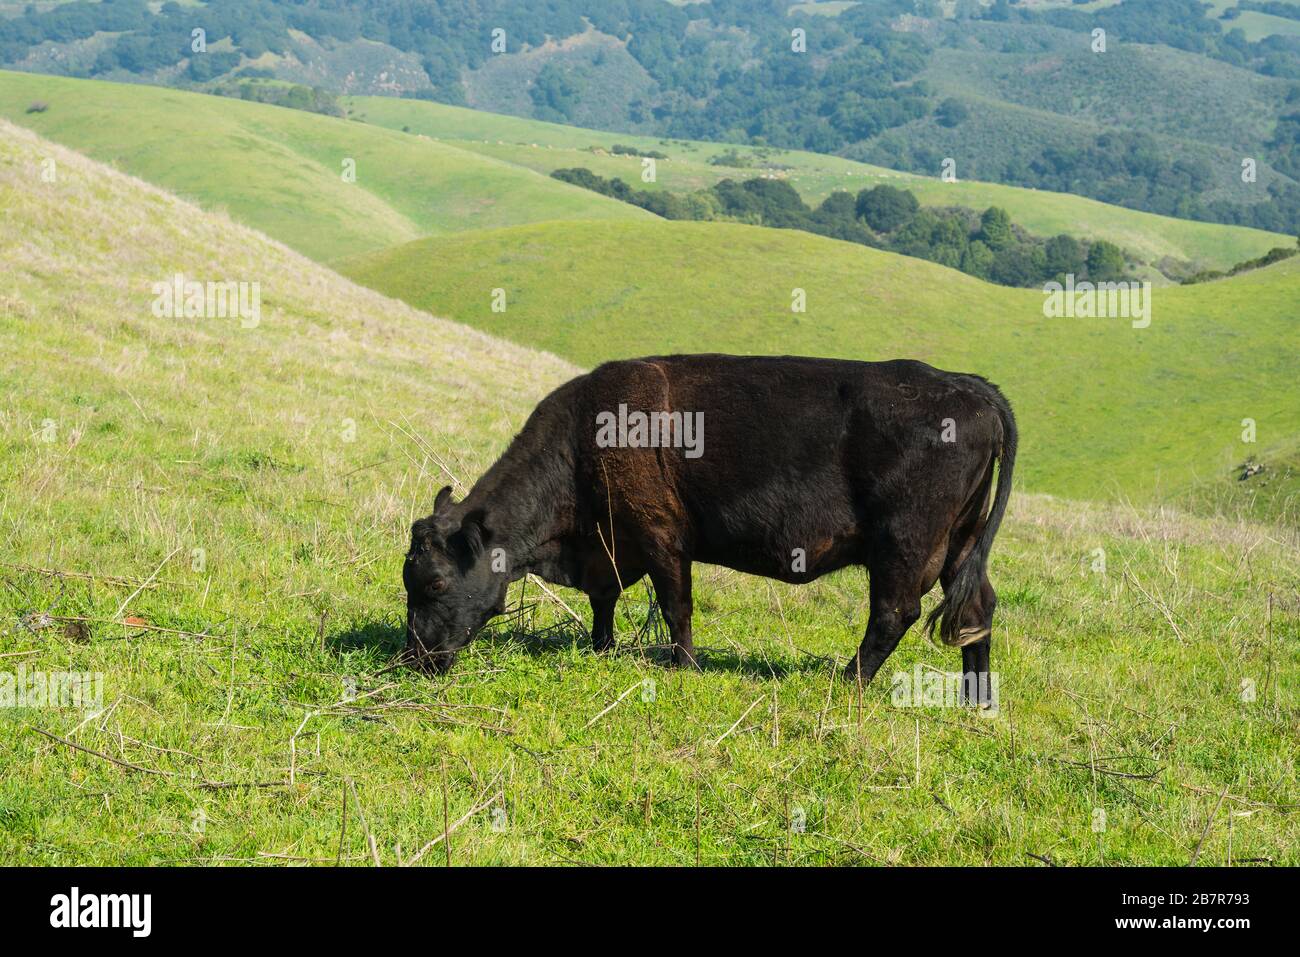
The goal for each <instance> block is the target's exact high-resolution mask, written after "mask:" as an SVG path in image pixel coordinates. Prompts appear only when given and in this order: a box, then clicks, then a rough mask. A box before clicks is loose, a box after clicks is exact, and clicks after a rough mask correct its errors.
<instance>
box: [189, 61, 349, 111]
mask: <svg viewBox="0 0 1300 957" xmlns="http://www.w3.org/2000/svg"><path fill="white" fill-rule="evenodd" d="M240 76H241V77H242V79H240V80H236V81H227V82H222V83H218V84H217V85H215V86H213V87H212V92H213V93H216V94H218V95H220V96H232V97H238V98H239V99H241V100H252V101H254V102H256V103H270V104H272V105H274V106H286V107H289V108H290V109H293V110H306V111H307V112H308V113H323V114H325V115H326V116H345V115H346V111H345V110H344V109H343V106H342V105H341V104H340V103H339V98H338V97H337V96H335V95H334V94H333V93H330V92H329V91H328V90H323V89H321V88H320V87H318V86H303V85H302V84H301V83H280V82H276V81H270V82H258V81H259V80H265V79H268V77H267V75H266V71H263V70H252V69H246V70H242V71H240Z"/></svg>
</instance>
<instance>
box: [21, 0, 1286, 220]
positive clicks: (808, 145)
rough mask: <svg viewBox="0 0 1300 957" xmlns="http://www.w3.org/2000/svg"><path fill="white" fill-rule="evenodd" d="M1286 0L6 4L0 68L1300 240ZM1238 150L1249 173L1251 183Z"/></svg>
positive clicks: (142, 0) (140, 0) (129, 0)
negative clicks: (301, 89)
mask: <svg viewBox="0 0 1300 957" xmlns="http://www.w3.org/2000/svg"><path fill="white" fill-rule="evenodd" d="M1275 2H1281V0H1275ZM1278 9H1279V8H1278V7H1272V6H1269V5H1268V4H1267V3H1261V2H1259V0H1220V2H1216V3H1214V4H1205V3H1201V2H1199V0H1115V2H1092V3H1067V2H1064V0H1032V2H1017V3H1016V4H1014V5H1013V4H1011V3H1009V2H1007V0H996V2H984V0H955V2H953V0H943V2H940V0H872V2H869V3H853V2H831V3H791V2H790V0H745V2H735V0H702V2H690V3H668V2H665V0H622V2H619V3H614V4H611V3H604V2H600V0H550V2H548V3H546V4H543V5H538V4H534V3H528V2H524V0H459V2H456V3H448V2H431V3H422V4H407V3H384V2H379V0H354V2H349V3H340V2H337V0H301V2H295V3H292V4H287V3H279V2H276V0H207V2H205V3H202V4H192V3H185V4H180V3H175V2H170V3H156V2H146V0H112V2H104V3H96V2H84V0H79V2H70V3H61V4H56V5H50V4H43V5H42V4H35V5H32V6H31V7H30V8H28V7H25V6H24V7H16V8H14V9H12V10H11V15H10V16H9V17H6V18H0V66H9V67H13V68H17V69H22V70H26V71H32V72H42V73H60V74H67V75H74V76H93V77H98V78H104V79H115V80H129V81H132V82H148V83H159V84H166V85H171V86H177V87H184V88H204V87H209V86H222V87H228V86H229V85H230V84H231V83H232V81H237V80H240V79H241V78H253V77H257V78H275V79H279V80H283V81H289V82H293V83H297V84H304V85H307V86H310V87H318V88H320V89H322V90H325V91H330V92H333V93H349V94H381V95H386V96H403V97H419V98H424V99H433V100H438V101H441V102H446V103H452V104H459V105H468V106H472V107H475V108H480V109H488V110H494V111H498V112H504V113H512V114H516V115H521V116H528V117H533V118H537V119H544V120H552V121H558V122H564V123H571V124H575V125H580V126H594V127H602V128H609V129H618V130H622V131H624V132H627V133H644V134H653V135H662V136H672V137H678V138H681V137H685V138H692V139H710V140H718V141H726V142H732V143H739V144H747V145H753V146H778V147H782V148H793V149H806V150H812V151H816V152H821V153H834V154H839V155H844V156H849V157H853V158H857V159H863V160H866V161H868V162H873V163H879V164H882V165H886V166H890V167H900V168H905V169H908V170H911V171H914V172H920V173H923V174H927V175H934V174H935V173H936V172H937V170H938V164H939V163H940V162H941V161H942V160H943V159H945V158H951V159H954V160H956V161H957V162H958V165H959V169H961V170H965V171H966V174H967V175H968V176H972V177H976V178H979V179H984V180H990V181H996V182H1009V183H1016V184H1020V185H1025V186H1032V187H1035V188H1039V189H1051V190H1055V191H1061V192H1072V193H1079V194H1082V195H1088V196H1091V197H1093V198H1096V199H1101V200H1104V201H1106V202H1113V203H1117V204H1120V205H1124V206H1127V207H1130V208H1134V209H1142V210H1146V211H1150V212H1158V213H1163V214H1167V215H1177V216H1182V217H1187V218H1193V219H1200V220H1206V221H1213V222H1231V223H1237V224H1241V225H1250V226H1256V227H1261V228H1267V229H1273V230H1279V231H1282V232H1294V231H1296V229H1297V228H1300V227H1298V225H1297V224H1298V223H1300V167H1298V166H1297V165H1296V157H1297V155H1300V153H1298V152H1297V143H1298V141H1297V132H1296V127H1297V126H1300V121H1298V120H1297V116H1300V35H1298V34H1300V29H1297V23H1298V21H1296V20H1294V19H1292V18H1290V17H1287V16H1278V15H1277V12H1278ZM1280 9H1281V11H1282V12H1283V13H1285V12H1286V10H1287V7H1286V6H1285V3H1282V6H1281V7H1280ZM1094 29H1100V30H1103V31H1104V32H1105V45H1104V49H1103V48H1098V49H1094V48H1093V47H1094V39H1093V36H1092V31H1093V30H1094ZM196 31H198V35H197V39H196ZM1242 157H1249V158H1253V159H1254V160H1255V161H1256V163H1257V169H1258V178H1257V180H1256V182H1254V183H1250V184H1245V183H1242V182H1241V181H1240V180H1239V179H1237V180H1234V178H1233V177H1234V176H1235V175H1237V170H1238V167H1239V163H1240V160H1241V158H1242Z"/></svg>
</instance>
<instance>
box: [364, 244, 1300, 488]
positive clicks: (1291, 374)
mask: <svg viewBox="0 0 1300 957" xmlns="http://www.w3.org/2000/svg"><path fill="white" fill-rule="evenodd" d="M342 268H343V269H344V271H345V273H346V274H348V275H350V276H352V277H354V278H355V279H357V280H358V281H360V282H362V283H364V284H366V285H368V286H371V287H372V288H375V289H379V290H381V291H383V292H385V293H387V294H389V295H393V296H396V297H397V298H400V299H403V300H404V301H406V302H409V303H412V304H414V305H416V306H417V307H420V308H429V309H432V310H436V311H438V312H439V313H440V314H442V315H446V316H448V317H450V318H453V319H456V320H458V321H461V322H465V323H468V324H470V325H473V326H475V327H476V328H479V329H482V330H484V331H487V332H490V333H492V334H494V335H498V336H503V337H506V338H510V339H514V340H515V341H518V342H523V343H529V344H533V345H536V346H539V347H541V348H545V349H548V350H551V351H554V352H556V353H558V354H559V355H562V356H564V357H566V358H568V359H571V360H573V361H574V362H578V363H580V364H583V365H591V364H593V363H596V362H598V361H600V360H602V359H608V358H614V357H622V356H633V355H643V354H648V353H659V352H675V351H680V352H699V351H719V352H739V353H778V354H780V353H789V352H794V353H802V354H810V355H828V356H844V357H849V358H860V359H883V358H895V357H898V356H909V357H914V358H918V359H923V360H925V361H927V362H931V363H933V364H935V365H937V366H940V367H942V368H949V369H957V370H964V371H976V372H979V373H981V374H983V375H986V376H988V377H990V378H991V379H993V380H994V381H995V382H997V383H999V384H1000V385H1002V386H1003V387H1004V388H1005V389H1006V391H1007V394H1008V395H1009V396H1010V397H1011V399H1012V402H1013V403H1014V404H1015V406H1016V409H1017V412H1018V414H1019V416H1020V418H1021V422H1022V434H1023V440H1022V449H1023V451H1022V454H1021V458H1020V465H1019V469H1020V471H1019V473H1018V474H1019V475H1020V476H1022V477H1023V480H1024V482H1025V485H1026V487H1027V488H1030V489H1033V490H1037V491H1046V492H1052V493H1054V494H1059V495H1066V496H1070V497H1075V498H1113V497H1116V496H1132V497H1134V498H1137V499H1142V500H1148V501H1150V500H1157V499H1165V498H1168V497H1170V496H1173V495H1175V494H1178V493H1182V492H1184V491H1185V490H1187V489H1188V488H1189V487H1190V486H1192V485H1194V484H1195V483H1197V482H1198V481H1200V480H1212V479H1216V478H1223V477H1225V476H1227V474H1228V472H1229V470H1230V469H1231V468H1232V467H1233V466H1234V465H1236V464H1238V463H1240V462H1242V461H1243V460H1244V459H1245V458H1246V457H1247V456H1248V455H1250V454H1251V453H1256V452H1257V451H1258V452H1269V453H1277V454H1283V453H1289V452H1293V451H1294V450H1295V446H1296V439H1297V436H1300V410H1297V408H1296V405H1295V403H1294V402H1291V401H1289V400H1288V398H1287V396H1288V393H1289V389H1290V383H1292V382H1293V381H1294V380H1295V377H1296V375H1297V373H1298V372H1300V365H1298V363H1297V360H1296V356H1295V352H1294V349H1293V348H1292V347H1291V343H1292V342H1293V339H1294V334H1295V329H1294V316H1293V312H1294V304H1295V302H1296V299H1297V294H1298V292H1300V262H1298V261H1297V260H1296V259H1291V260H1288V261H1286V262H1284V263H1281V264H1279V265H1277V266H1274V267H1271V268H1267V269H1262V270H1258V271H1256V272H1252V273H1247V274H1243V275H1242V276H1239V277H1237V278H1235V279H1232V280H1227V281H1221V282H1216V283H1208V284H1203V285H1197V286H1184V287H1166V288H1155V289H1153V290H1152V313H1151V316H1152V321H1151V324H1150V326H1149V327H1148V328H1141V329H1135V328H1133V327H1132V325H1131V322H1130V321H1129V320H1126V319H1122V318H1116V319H1065V318H1051V319H1049V318H1045V317H1044V314H1043V303H1044V296H1043V294H1042V293H1041V292H1040V291H1035V290H1021V289H1009V288H1006V287H1001V286H993V285H990V284H987V283H983V282H981V281H979V280H977V279H974V278H972V277H969V276H966V275H963V274H961V273H958V272H955V271H953V270H949V269H945V268H943V267H941V266H936V265H934V264H931V263H927V262H923V261H921V260H916V259H910V258H907V257H901V256H894V255H891V254H888V253H883V252H880V251H877V250H873V249H867V248H864V247H861V246H857V245H853V244H850V243H841V242H836V241H833V240H828V239H824V238H821V237H817V236H812V235H808V234H804V233H798V232H794V231H789V230H769V229H763V228H761V227H752V226H743V225H736V224H721V223H670V222H662V221H659V222H651V223H644V224H642V223H602V224H595V223H581V224H578V223H543V224H535V225H530V226H521V227H515V228H511V229H505V230H492V231H489V232H476V233H463V234H460V235H458V236H456V237H455V238H454V239H451V240H444V239H429V240H421V241H416V242H414V243H410V244H407V245H406V246H402V247H398V248H396V249H393V250H384V251H380V252H377V253H373V254H368V255H366V256H363V257H359V258H358V259H356V260H352V261H350V262H347V263H344V264H342ZM498 288H500V289H504V290H505V297H506V309H505V311H504V312H494V311H493V308H492V302H493V299H492V291H493V290H494V289H498ZM796 288H799V289H803V290H804V291H805V293H806V297H807V311H806V312H805V313H794V312H792V309H791V305H792V290H794V289H796ZM1243 418H1253V419H1255V420H1256V423H1257V428H1258V442H1257V444H1256V445H1253V446H1250V445H1246V444H1243V443H1242V441H1241V440H1240V433H1241V420H1242V419H1243ZM1295 490H1296V486H1295V484H1294V483H1293V484H1292V485H1290V486H1288V487H1287V488H1286V489H1285V490H1282V491H1284V492H1286V493H1290V492H1293V491H1295Z"/></svg>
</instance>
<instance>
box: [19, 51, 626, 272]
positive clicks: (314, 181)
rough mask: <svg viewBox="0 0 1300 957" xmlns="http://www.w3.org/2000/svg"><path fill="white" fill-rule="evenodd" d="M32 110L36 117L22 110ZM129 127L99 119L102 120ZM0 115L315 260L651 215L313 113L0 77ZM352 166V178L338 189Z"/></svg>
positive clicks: (515, 169) (153, 90)
mask: <svg viewBox="0 0 1300 957" xmlns="http://www.w3.org/2000/svg"><path fill="white" fill-rule="evenodd" d="M36 102H41V103H44V104H46V106H47V109H46V110H45V111H44V112H36V113H28V112H27V110H28V108H29V107H30V106H31V105H32V104H33V103H36ZM112 116H120V117H124V118H125V117H129V118H130V119H129V121H128V120H125V119H123V121H122V122H105V117H112ZM0 117H4V118H8V119H10V120H12V121H14V122H17V123H22V124H24V125H26V126H28V127H30V128H32V129H33V130H35V131H36V132H38V133H40V134H41V135H42V136H45V137H48V138H50V139H52V140H55V141H57V142H60V143H62V144H63V145H65V146H69V147H71V148H73V149H76V150H78V151H80V152H82V153H85V154H87V155H89V156H92V157H94V158H95V159H98V160H102V161H104V162H109V163H113V164H116V165H117V166H118V167H119V168H121V169H122V170H124V171H125V172H128V173H131V174H133V175H136V176H139V177H141V178H142V179H145V180H148V181H149V182H151V183H154V184H156V185H158V186H161V187H163V188H165V189H167V190H170V191H171V192H174V193H177V194H178V195H181V196H184V197H186V198H189V199H192V200H194V201H195V202H196V203H198V204H200V205H201V206H203V207H205V208H207V209H222V210H225V211H227V212H229V213H230V215H231V216H232V217H234V218H235V219H237V220H239V221H240V222H243V223H247V224H249V225H251V226H254V227H255V228H257V229H260V230H262V231H263V232H265V233H267V234H269V235H270V236H273V237H274V238H276V239H279V240H280V241H281V242H284V243H287V244H288V245H290V246H292V247H293V248H294V249H296V250H298V251H299V252H302V253H305V254H306V255H308V256H311V257H312V258H314V259H317V260H330V259H334V258H336V257H339V256H345V255H353V254H356V253H359V252H364V251H366V250H370V249H378V248H382V247H385V246H390V245H392V244H393V243H395V242H401V241H403V240H409V239H415V238H418V237H420V236H428V235H436V234H442V233H448V232H455V231H457V230H461V229H469V228H476V227H477V228H491V227H494V226H509V225H514V224H516V223H526V222H536V221H539V220H556V219H567V218H579V219H603V218H612V219H629V220H631V219H640V218H650V214H649V213H645V212H643V211H642V210H640V209H636V208H634V207H630V206H628V205H627V204H625V203H619V202H617V201H616V200H612V199H607V198H606V197H603V196H598V195H596V194H595V193H591V192H589V191H587V190H582V189H578V188H577V187H574V186H569V185H567V184H565V183H560V182H557V181H555V180H553V179H550V178H549V177H545V176H540V175H538V174H537V173H535V172H533V171H531V170H527V169H523V168H521V167H519V166H516V165H512V164H507V163H502V162H499V161H495V160H492V159H490V158H485V157H482V156H479V155H477V154H473V153H467V152H465V151H463V150H458V149H456V148H454V147H450V146H447V145H444V144H440V143H433V142H431V141H429V140H425V139H420V138H419V137H416V136H410V135H406V134H403V133H400V132H393V131H389V130H383V129H380V128H378V127H375V126H367V125H365V124H361V123H352V122H348V121H347V120H342V119H337V118H335V117H330V116H322V115H320V114H317V113H306V112H301V111H298V110H289V109H284V108H281V107H275V106H269V105H265V104H261V103H251V102H245V101H243V100H236V99H230V98H226V97H218V96H204V95H201V94H197V93H185V92H181V91H178V90H169V89H165V88H162V87H152V86H140V85H133V84H120V83H102V82H98V81H91V80H73V79H68V78H65V77H54V76H41V75H35V74H25V73H13V72H5V71H0ZM346 160H351V161H353V164H354V165H353V167H352V170H353V171H354V172H355V180H354V181H347V180H345V178H344V172H345V167H344V162H345V161H346Z"/></svg>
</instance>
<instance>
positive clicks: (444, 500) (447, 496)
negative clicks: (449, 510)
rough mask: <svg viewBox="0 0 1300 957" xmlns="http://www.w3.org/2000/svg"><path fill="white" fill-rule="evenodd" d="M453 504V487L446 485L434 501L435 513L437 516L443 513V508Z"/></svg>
mask: <svg viewBox="0 0 1300 957" xmlns="http://www.w3.org/2000/svg"><path fill="white" fill-rule="evenodd" d="M450 504H451V486H450V485H444V486H443V487H442V491H440V492H439V493H438V494H437V496H436V497H435V498H434V500H433V513H434V514H435V515H437V514H438V513H439V512H441V511H442V509H443V506H446V505H450Z"/></svg>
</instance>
